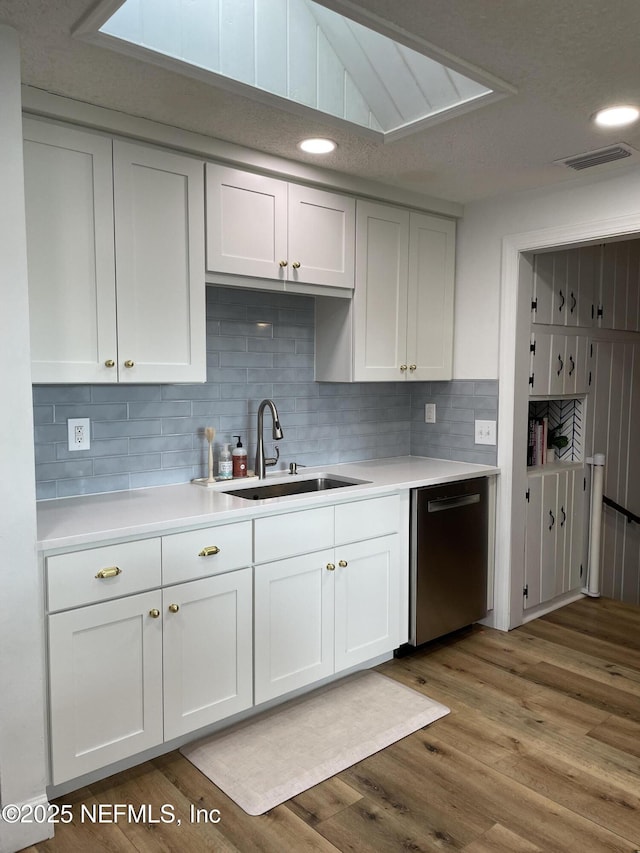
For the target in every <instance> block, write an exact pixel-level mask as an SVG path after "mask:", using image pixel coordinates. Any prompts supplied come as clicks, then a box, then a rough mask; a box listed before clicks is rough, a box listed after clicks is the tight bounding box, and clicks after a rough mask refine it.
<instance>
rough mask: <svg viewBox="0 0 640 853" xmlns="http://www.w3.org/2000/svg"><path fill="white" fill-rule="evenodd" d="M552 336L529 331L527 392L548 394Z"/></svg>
mask: <svg viewBox="0 0 640 853" xmlns="http://www.w3.org/2000/svg"><path fill="white" fill-rule="evenodd" d="M551 348H552V336H551V335H548V334H546V333H542V332H538V331H535V332H532V333H531V343H530V351H531V367H530V369H529V394H531V395H538V396H539V395H544V394H549V383H550V377H551Z"/></svg>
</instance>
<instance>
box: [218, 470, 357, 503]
mask: <svg viewBox="0 0 640 853" xmlns="http://www.w3.org/2000/svg"><path fill="white" fill-rule="evenodd" d="M368 482H370V481H369V480H344V479H338V478H337V477H323V476H318V477H313V478H309V479H305V480H289V481H287V482H284V483H268V484H266V485H264V486H259V485H255V486H244V487H243V488H241V489H225V490H224V492H225V494H227V495H234V496H235V497H237V498H244V499H245V500H248V501H263V500H267V499H269V498H283V497H286V496H287V495H304V494H306V493H307V492H324V491H325V490H327V489H342V488H343V487H344V486H360V485H363V484H367V483H368Z"/></svg>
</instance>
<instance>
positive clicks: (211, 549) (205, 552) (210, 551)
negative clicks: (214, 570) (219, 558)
mask: <svg viewBox="0 0 640 853" xmlns="http://www.w3.org/2000/svg"><path fill="white" fill-rule="evenodd" d="M219 553H220V548H218V546H217V545H207V547H206V548H203V549H202V551H200V553H199V554H198V557H213V556H214V555H215V554H219Z"/></svg>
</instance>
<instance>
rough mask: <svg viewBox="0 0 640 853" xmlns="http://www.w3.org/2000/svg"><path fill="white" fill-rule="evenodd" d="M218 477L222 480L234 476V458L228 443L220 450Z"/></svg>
mask: <svg viewBox="0 0 640 853" xmlns="http://www.w3.org/2000/svg"><path fill="white" fill-rule="evenodd" d="M218 477H219V478H220V479H221V480H230V479H231V478H232V477H233V460H232V459H231V451H230V450H229V445H228V444H225V445H224V446H223V448H222V450H221V451H220V458H219V459H218Z"/></svg>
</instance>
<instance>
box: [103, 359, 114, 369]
mask: <svg viewBox="0 0 640 853" xmlns="http://www.w3.org/2000/svg"><path fill="white" fill-rule="evenodd" d="M104 366H105V367H115V366H116V363H115V361H114V360H113V359H112V358H108V359H107V360H106V361H105V363H104Z"/></svg>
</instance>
